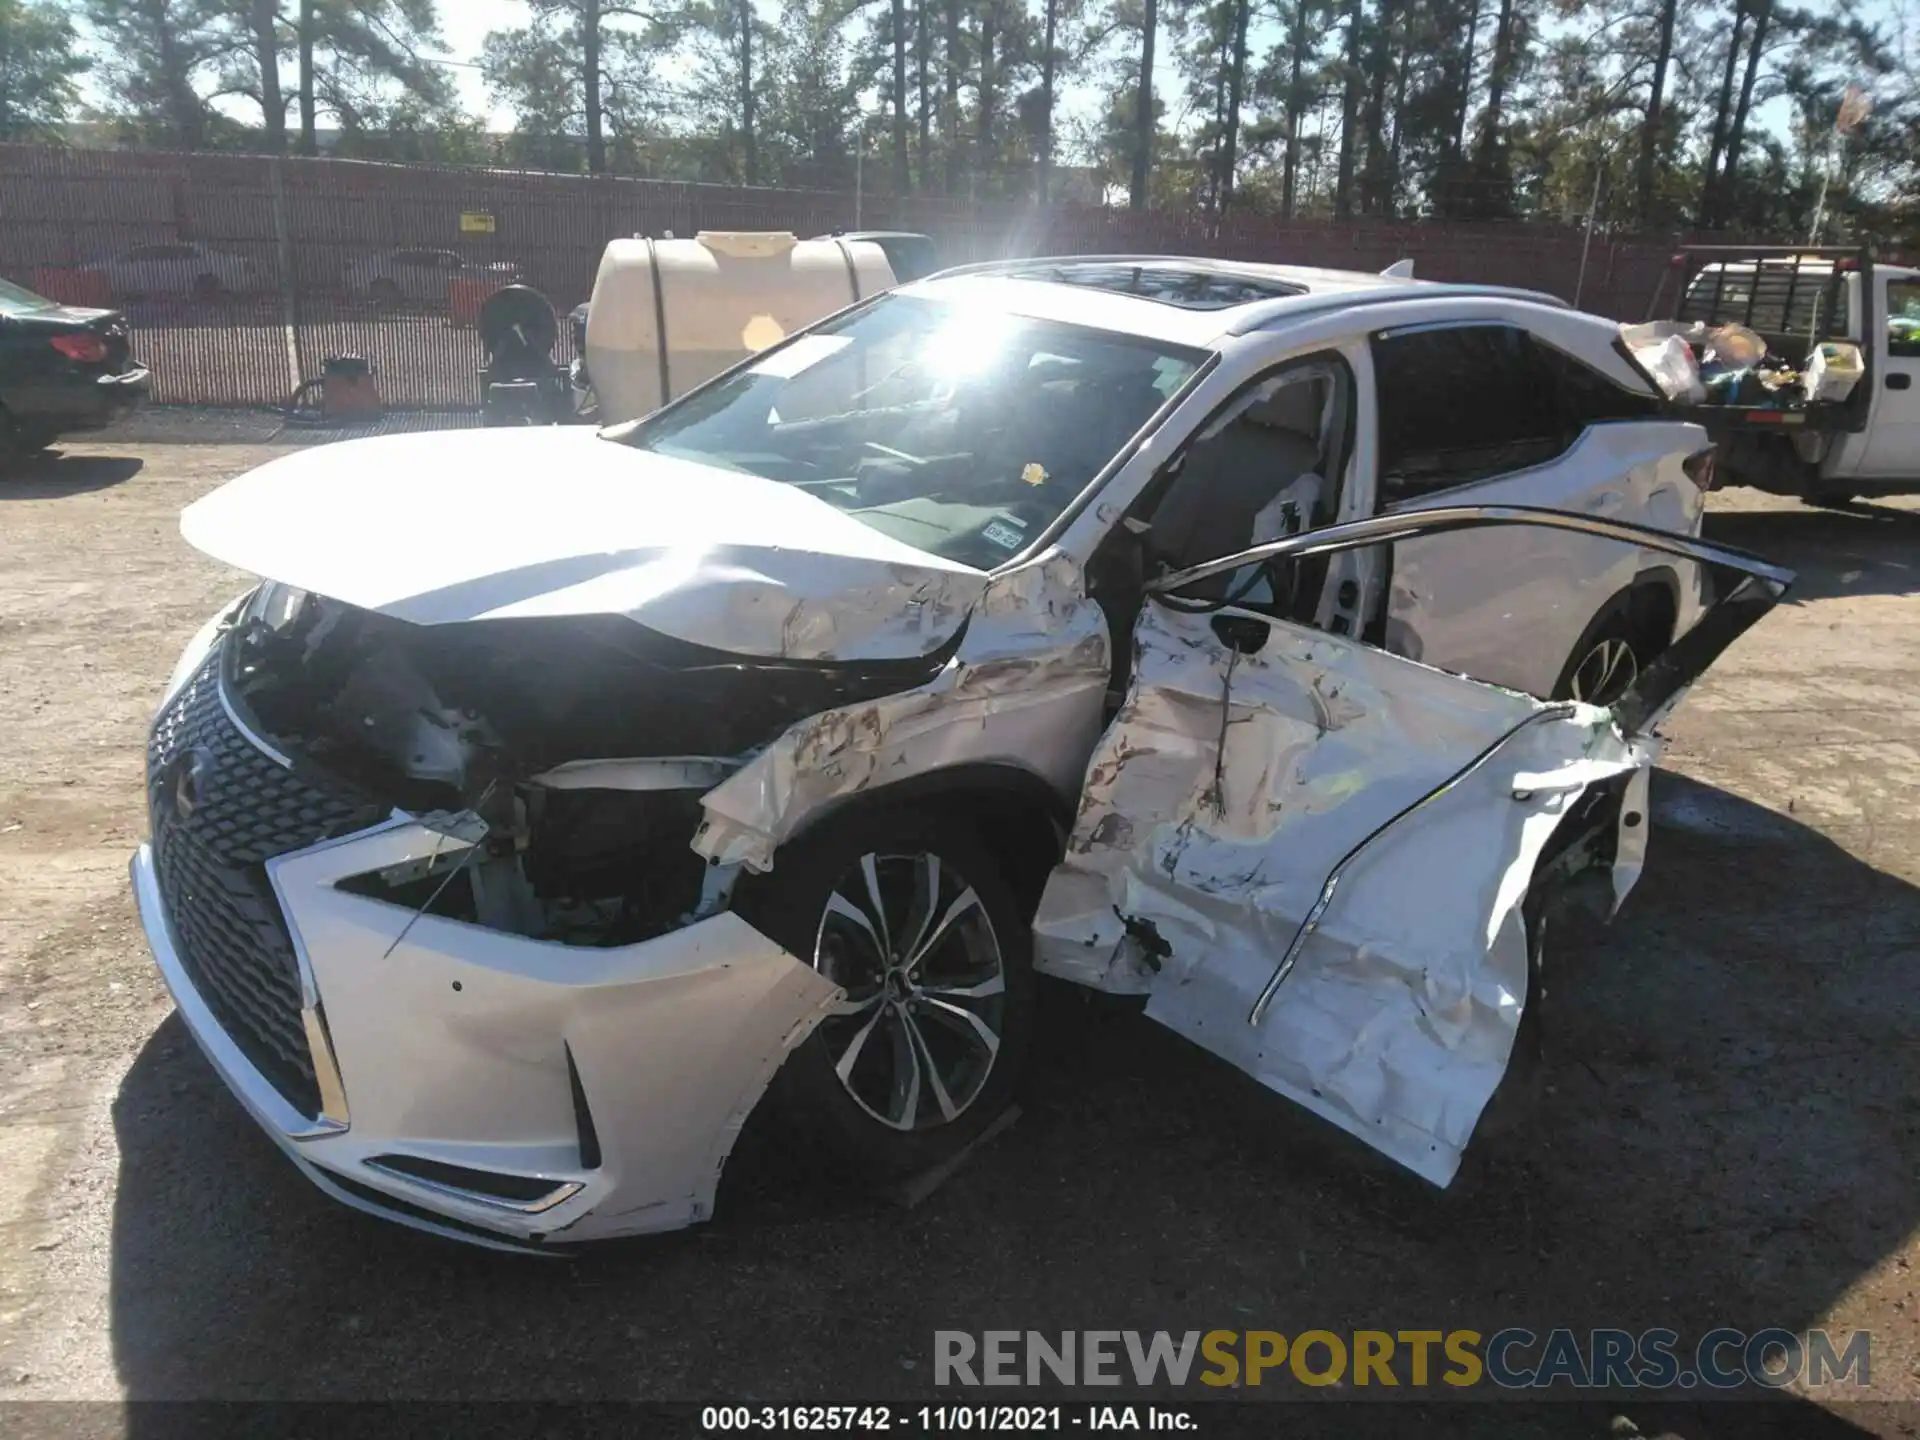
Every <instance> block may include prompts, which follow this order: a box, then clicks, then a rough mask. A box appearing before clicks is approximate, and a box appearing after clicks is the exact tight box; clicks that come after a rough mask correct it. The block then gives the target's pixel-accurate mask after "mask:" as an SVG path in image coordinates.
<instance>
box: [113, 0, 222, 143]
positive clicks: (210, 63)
mask: <svg viewBox="0 0 1920 1440" xmlns="http://www.w3.org/2000/svg"><path fill="white" fill-rule="evenodd" d="M84 13H85V15H86V19H87V23H88V25H89V26H90V27H91V28H92V30H93V32H94V34H95V36H96V37H97V40H98V42H99V43H98V49H99V53H100V57H101V66H100V69H101V71H102V80H103V81H104V84H103V86H102V88H103V90H104V92H105V94H106V96H107V97H108V98H107V101H106V108H107V110H108V112H109V113H110V114H113V115H116V116H118V117H120V118H121V119H123V120H125V121H126V122H128V123H129V124H130V125H131V126H133V127H134V128H135V129H136V130H137V131H138V132H139V133H140V134H141V136H142V137H143V138H144V139H147V140H149V141H153V142H156V143H159V144H164V145H177V146H179V147H180V148H181V149H184V150H200V149H204V148H205V147H206V145H207V143H208V141H209V139H210V137H211V135H212V133H213V131H214V130H215V129H216V128H217V127H218V117H217V115H216V114H215V112H214V110H213V108H212V106H211V105H210V104H209V103H208V99H207V93H206V92H208V91H209V90H211V89H212V88H213V80H212V71H213V69H214V67H216V66H218V65H219V64H221V63H222V62H223V61H224V60H225V59H226V57H227V56H228V54H229V53H230V52H231V50H232V48H233V45H234V39H233V37H232V35H231V34H230V33H229V31H228V30H227V29H226V28H224V27H218V21H219V20H220V18H221V16H220V14H219V0H86V9H85V12H84ZM217 27H218V28H217Z"/></svg>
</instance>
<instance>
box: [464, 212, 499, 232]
mask: <svg viewBox="0 0 1920 1440" xmlns="http://www.w3.org/2000/svg"><path fill="white" fill-rule="evenodd" d="M460 233H461V234H462V235H491V234H493V216H491V215H488V214H485V213H484V212H482V211H478V210H463V211H461V212H460Z"/></svg>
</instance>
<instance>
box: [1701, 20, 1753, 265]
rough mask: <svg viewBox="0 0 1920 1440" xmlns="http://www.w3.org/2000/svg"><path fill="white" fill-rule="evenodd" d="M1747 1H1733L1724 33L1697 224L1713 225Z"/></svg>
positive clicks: (1703, 168) (1745, 21)
mask: <svg viewBox="0 0 1920 1440" xmlns="http://www.w3.org/2000/svg"><path fill="white" fill-rule="evenodd" d="M1747 4H1748V0H1733V28H1732V29H1731V30H1730V31H1728V32H1727V56H1726V60H1725V62H1724V64H1723V65H1722V66H1721V70H1720V93H1719V98H1718V100H1717V101H1716V103H1715V104H1714V107H1713V135H1712V138H1711V139H1710V140H1709V141H1708V144H1707V160H1706V164H1704V165H1703V166H1701V167H1700V207H1699V210H1700V224H1701V225H1702V226H1705V227H1708V228H1711V227H1712V225H1713V211H1714V189H1715V187H1716V185H1717V183H1718V179H1717V177H1718V174H1719V170H1720V155H1721V152H1722V150H1723V149H1724V148H1725V146H1726V143H1727V130H1728V128H1729V126H1730V125H1731V122H1732V119H1733V74H1734V71H1735V69H1736V68H1737V67H1738V66H1739V63H1740V32H1741V30H1742V28H1743V27H1744V26H1745V25H1746V23H1747Z"/></svg>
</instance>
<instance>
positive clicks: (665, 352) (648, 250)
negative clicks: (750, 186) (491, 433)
mask: <svg viewBox="0 0 1920 1440" xmlns="http://www.w3.org/2000/svg"><path fill="white" fill-rule="evenodd" d="M892 284H893V271H892V270H891V269H890V268H888V265H887V257H886V254H885V252H884V251H882V250H881V249H880V247H879V246H878V245H874V244H872V243H870V242H867V241H860V240H796V239H795V238H794V237H793V235H792V234H791V233H790V232H788V231H784V230H783V231H774V232H766V233H743V232H735V231H715V230H703V231H701V232H700V233H699V234H698V235H696V236H695V237H694V238H693V239H691V240H645V239H639V240H616V241H614V242H613V243H612V244H611V245H609V246H607V253H606V254H605V255H603V256H602V257H601V259H600V273H599V275H598V276H597V277H595V279H594V282H593V300H592V304H591V307H590V308H589V310H588V312H587V357H586V358H587V370H588V373H589V374H590V375H591V376H592V380H593V388H594V392H595V394H596V395H597V396H598V397H599V401H600V419H601V423H602V424H607V425H613V424H617V423H619V422H620V421H622V420H633V419H637V418H638V417H640V416H642V415H645V414H647V413H648V412H650V411H653V410H656V409H658V408H659V407H660V406H661V405H663V404H665V403H666V402H667V401H668V400H671V399H672V398H673V397H674V396H676V395H680V394H684V393H685V392H686V391H688V390H691V389H692V388H693V387H694V386H695V385H698V384H700V383H701V382H702V381H703V380H709V379H711V378H713V377H714V376H715V375H718V374H719V373H720V372H721V371H722V370H725V369H726V368H727V367H728V366H730V365H734V364H736V363H738V362H739V361H741V360H744V359H745V358H746V357H747V356H749V355H751V354H753V353H755V352H756V351H760V350H764V349H766V348H767V347H768V346H769V345H773V344H776V343H777V342H779V341H781V340H784V339H785V338H786V337H787V336H788V335H790V334H792V333H793V332H794V331H795V330H799V329H803V328H805V327H806V326H808V325H811V324H812V323H813V322H814V321H816V320H820V319H824V318H825V317H826V316H828V315H831V314H832V313H833V312H834V311H836V310H841V309H844V308H845V307H847V306H848V305H851V304H852V303H853V302H854V301H856V300H859V299H861V298H863V297H865V296H868V295H871V294H873V293H874V292H875V291H876V290H885V289H887V288H889V287H890V286H891V285H892Z"/></svg>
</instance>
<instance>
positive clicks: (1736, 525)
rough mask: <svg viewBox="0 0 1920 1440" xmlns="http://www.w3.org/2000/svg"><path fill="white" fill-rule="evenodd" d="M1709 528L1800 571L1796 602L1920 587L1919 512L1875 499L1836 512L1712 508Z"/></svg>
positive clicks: (1792, 596) (1715, 535) (1792, 599)
mask: <svg viewBox="0 0 1920 1440" xmlns="http://www.w3.org/2000/svg"><path fill="white" fill-rule="evenodd" d="M1706 534H1707V537H1708V538H1709V539H1712V540H1718V541H1720V542H1722V543H1723V544H1727V545H1737V546H1739V547H1740V548H1741V549H1742V550H1751V551H1754V552H1755V553H1756V554H1760V555H1764V556H1766V557H1767V559H1769V560H1772V561H1775V562H1776V563H1778V564H1781V565H1786V566H1789V567H1791V568H1792V569H1795V570H1798V571H1799V572H1800V581H1799V583H1798V584H1797V585H1795V586H1794V587H1793V589H1792V590H1791V591H1789V592H1788V593H1787V603H1788V604H1790V605H1792V604H1804V603H1805V602H1806V601H1808V600H1824V599H1828V598H1830V597H1833V596H1838V595H1906V594H1910V593H1912V592H1913V591H1915V590H1920V511H1916V510H1902V509H1896V508H1894V507H1893V506H1890V505H1876V504H1873V503H1872V502H1871V501H1859V502H1856V503H1855V504H1852V505H1847V506H1845V507H1842V508H1840V509H1833V510H1822V509H1815V508H1813V507H1811V506H1809V507H1807V508H1804V509H1798V510H1722V511H1710V512H1708V515H1707V523H1706Z"/></svg>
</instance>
